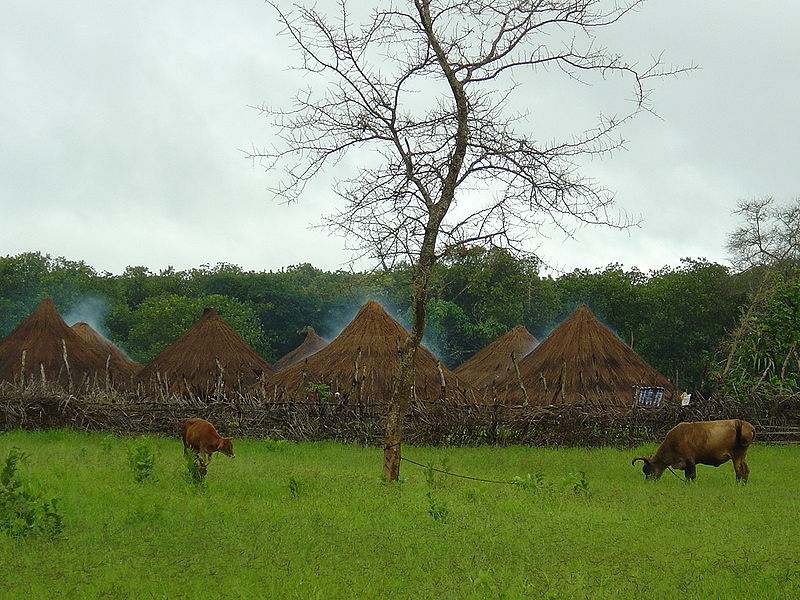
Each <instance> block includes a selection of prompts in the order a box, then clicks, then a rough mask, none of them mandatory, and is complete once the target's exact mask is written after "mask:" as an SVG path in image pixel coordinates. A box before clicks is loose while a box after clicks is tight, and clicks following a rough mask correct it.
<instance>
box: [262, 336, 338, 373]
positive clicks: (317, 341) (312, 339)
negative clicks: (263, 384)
mask: <svg viewBox="0 0 800 600" xmlns="http://www.w3.org/2000/svg"><path fill="white" fill-rule="evenodd" d="M300 333H303V334H305V339H304V340H303V343H302V344H300V345H299V346H298V347H297V348H295V349H294V350H292V351H291V352H289V353H287V354H284V355H283V356H282V357H280V358H279V359H278V360H276V361H275V363H274V364H273V365H272V368H274V369H275V370H276V371H280V370H281V369H285V368H286V367H290V366H292V365H293V364H294V363H296V362H300V361H301V360H303V359H304V358H307V357H309V356H311V355H312V354H314V353H315V352H319V351H320V350H322V349H323V348H324V347H325V346H327V345H328V343H329V342H328V340H326V339H325V338H323V337H320V336H319V335H318V334H317V332H316V331H314V328H313V327H306V328H305V329H303V331H301V332H300Z"/></svg>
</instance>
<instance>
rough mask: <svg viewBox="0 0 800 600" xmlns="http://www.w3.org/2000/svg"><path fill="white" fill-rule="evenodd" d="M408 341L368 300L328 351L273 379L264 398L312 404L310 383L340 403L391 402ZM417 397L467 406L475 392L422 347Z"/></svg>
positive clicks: (417, 364) (417, 358)
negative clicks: (310, 402) (402, 352)
mask: <svg viewBox="0 0 800 600" xmlns="http://www.w3.org/2000/svg"><path fill="white" fill-rule="evenodd" d="M407 337H408V332H407V331H406V330H405V329H404V328H403V327H402V326H401V325H400V324H399V323H398V322H397V321H395V320H394V319H393V318H392V317H391V316H389V314H388V313H387V312H386V311H385V310H384V309H383V307H382V306H381V305H380V304H378V303H377V302H375V301H374V300H369V301H368V302H366V303H365V304H364V305H363V306H362V307H361V309H360V310H359V311H358V314H357V315H356V316H355V318H354V319H353V320H352V321H351V322H350V324H349V325H348V326H347V327H345V328H344V330H343V331H342V332H341V333H340V334H339V335H338V336H337V338H336V339H335V340H333V341H332V342H331V343H330V344H328V345H327V346H325V348H323V349H322V350H320V351H319V352H317V353H315V354H312V355H311V356H309V357H307V358H306V359H304V360H302V361H300V362H297V363H295V364H293V365H291V366H290V367H287V368H286V369H283V370H282V371H278V372H276V373H275V374H274V375H272V376H271V377H269V378H268V380H267V384H268V385H267V386H266V393H267V395H268V396H269V397H270V398H275V399H277V400H279V401H281V400H283V401H303V400H306V399H314V398H316V397H317V396H316V395H315V394H313V393H312V394H308V393H307V388H308V384H309V383H312V384H323V385H327V386H329V387H330V392H331V393H332V394H334V398H338V400H339V401H340V402H342V403H347V404H368V403H376V404H383V403H387V402H388V401H389V397H390V396H391V392H392V385H393V383H394V379H395V376H396V374H397V371H398V369H399V367H400V351H401V348H402V346H403V343H404V341H405V339H406V338H407ZM442 383H444V386H443V385H442ZM443 387H444V393H443ZM336 394H338V396H336ZM414 394H415V397H416V398H417V399H418V400H423V401H439V400H441V399H442V398H443V397H444V399H445V400H446V401H448V402H454V403H463V402H473V401H474V399H475V394H476V392H475V390H474V388H472V387H471V386H470V385H469V384H467V383H465V382H462V381H460V380H459V379H458V378H457V377H456V376H455V375H454V374H453V373H452V372H451V371H449V370H448V369H447V368H445V367H444V366H443V365H441V363H439V361H437V360H436V358H435V357H434V356H433V354H431V352H430V350H428V349H427V348H425V347H424V346H420V348H419V350H418V351H417V357H416V379H415V384H414Z"/></svg>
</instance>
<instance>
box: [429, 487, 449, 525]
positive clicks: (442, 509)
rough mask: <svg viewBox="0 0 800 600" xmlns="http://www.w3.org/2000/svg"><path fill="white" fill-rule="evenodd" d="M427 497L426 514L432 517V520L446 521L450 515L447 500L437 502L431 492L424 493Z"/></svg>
mask: <svg viewBox="0 0 800 600" xmlns="http://www.w3.org/2000/svg"><path fill="white" fill-rule="evenodd" d="M425 497H426V498H428V514H429V515H430V516H431V517H433V520H434V521H446V520H447V517H448V516H450V507H449V506H448V505H447V502H439V501H437V500H436V499H435V498H434V497H433V492H428V493H427V494H425Z"/></svg>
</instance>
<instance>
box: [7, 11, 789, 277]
mask: <svg viewBox="0 0 800 600" xmlns="http://www.w3.org/2000/svg"><path fill="white" fill-rule="evenodd" d="M799 21H800V3H798V2H790V1H789V0H782V1H771V2H767V3H755V2H752V0H748V1H744V0H712V1H706V0H693V1H690V0H653V1H651V2H650V3H648V4H647V5H646V6H645V7H644V9H643V10H642V11H640V12H639V13H637V14H635V15H632V16H631V17H630V18H629V19H628V20H627V21H626V22H624V23H623V24H621V25H620V26H619V27H617V28H616V29H615V30H613V32H610V33H608V34H606V37H604V41H605V42H606V43H607V44H608V45H610V46H611V47H612V48H613V49H614V50H616V51H619V52H621V53H623V54H624V55H626V56H628V57H631V58H633V59H638V60H641V62H643V63H644V62H646V61H647V59H648V57H650V56H651V55H657V54H660V53H661V52H662V51H663V52H664V57H665V60H666V61H667V62H669V63H673V64H678V65H689V64H695V65H698V66H699V67H700V68H699V69H698V70H696V71H694V72H692V73H691V74H688V75H683V76H680V77H676V78H672V79H666V80H662V81H660V82H658V83H657V85H656V88H655V92H654V94H653V96H652V99H653V104H654V105H655V108H656V110H657V112H658V114H659V116H660V118H656V117H653V116H650V115H642V116H641V117H639V118H638V119H637V120H636V121H635V122H633V123H632V124H631V126H629V127H627V128H626V129H625V130H624V132H623V134H624V137H625V138H626V140H627V151H625V152H620V153H617V154H615V155H614V156H613V157H611V158H606V159H604V160H602V161H600V162H597V163H594V164H591V165H589V166H588V167H587V168H588V169H589V172H590V174H591V175H593V176H595V177H597V178H598V179H599V181H600V182H601V183H602V184H603V185H605V186H606V187H608V188H611V189H613V190H615V191H616V193H617V206H618V207H619V208H621V209H623V210H625V211H627V212H628V213H630V214H631V215H633V216H637V217H638V216H640V217H641V218H642V219H643V222H642V225H641V226H640V227H638V228H636V229H633V230H630V231H628V232H618V231H610V230H602V229H584V230H581V231H579V232H578V233H577V234H576V238H575V239H572V240H564V239H563V237H562V236H558V235H554V236H551V237H550V238H549V239H543V240H542V241H541V244H540V245H539V246H538V252H539V253H541V254H542V255H543V256H544V258H545V259H547V260H548V261H549V262H550V263H552V264H553V265H555V266H557V267H560V268H562V269H572V268H575V267H585V268H596V267H602V266H605V265H607V264H609V263H611V262H619V263H622V264H623V265H625V266H626V267H638V268H640V269H642V270H644V271H647V270H650V269H656V268H660V267H662V266H665V265H677V264H678V263H679V261H680V259H681V258H682V257H695V258H697V257H705V258H708V259H709V260H713V261H718V262H726V253H725V249H724V245H725V239H726V235H727V233H728V232H730V231H731V230H732V229H733V228H734V227H735V225H736V220H735V218H734V217H733V216H731V211H732V209H733V208H734V207H735V205H736V201H737V200H739V199H743V198H751V197H756V196H765V195H771V196H774V197H775V198H776V199H778V200H780V201H788V200H790V199H793V198H795V197H796V196H797V195H798V194H800V186H798V184H797V175H796V174H797V172H798V167H797V164H796V163H797V160H798V156H800V124H799V123H798V116H797V106H798V97H800V36H797V34H796V31H795V24H796V23H797V22H799ZM277 33H278V26H277V23H276V21H275V16H274V14H273V11H272V9H271V7H269V6H268V5H265V4H263V3H262V2H260V1H259V0H227V1H226V2H211V1H209V0H192V1H191V2H190V1H189V0H173V1H170V2H159V3H156V2H147V3H130V2H119V1H116V0H104V1H102V2H98V1H96V0H92V1H88V0H73V1H71V2H52V1H51V2H41V1H36V0H2V19H1V20H0V256H3V255H8V254H17V253H20V252H25V251H37V250H38V251H41V252H45V253H49V254H51V255H53V256H65V257H67V258H69V259H72V260H84V261H86V262H87V263H89V264H90V265H92V266H94V267H95V268H96V269H98V270H100V271H103V270H107V271H111V272H113V273H120V272H122V270H123V269H124V268H125V266H127V265H144V266H147V267H149V268H151V269H152V270H154V271H158V270H159V269H162V268H165V267H167V266H170V265H171V266H174V267H175V268H177V269H187V268H192V267H196V266H199V265H201V264H212V265H213V264H215V263H217V262H228V263H234V264H238V265H241V266H242V267H244V268H246V269H253V270H269V269H279V268H281V267H285V266H288V265H292V264H298V263H302V262H310V263H312V264H313V265H315V266H317V267H320V268H323V269H337V268H342V267H345V266H346V263H347V260H348V258H349V257H350V253H349V252H348V251H347V250H345V248H344V240H342V239H340V238H336V237H330V236H328V235H327V234H326V233H325V232H322V231H319V230H309V229H308V225H309V224H310V223H315V222H317V221H318V220H319V217H320V215H322V214H325V213H326V212H329V211H330V207H331V206H332V204H331V203H333V202H335V198H334V196H333V195H332V194H331V193H329V192H328V191H327V190H328V184H327V182H325V181H321V182H320V185H318V186H315V187H314V189H313V190H311V191H310V193H309V194H308V196H307V197H306V198H304V199H303V200H302V201H301V202H299V203H298V204H295V205H291V206H286V205H283V204H280V203H277V202H275V201H274V200H273V199H272V196H271V195H270V194H269V192H268V191H267V188H268V187H269V186H270V185H271V184H272V183H273V180H272V179H271V174H269V173H265V172H264V170H263V169H261V168H260V167H259V166H257V165H256V166H254V165H253V164H251V163H250V162H248V161H247V160H246V159H245V158H244V154H243V153H242V150H243V149H248V148H250V147H251V146H252V145H256V146H262V145H265V144H267V143H268V142H269V140H270V135H271V133H270V129H269V128H268V126H267V123H266V122H265V121H264V120H263V118H262V117H261V116H259V114H258V113H257V112H256V111H255V110H254V109H252V108H249V106H252V105H258V104H262V103H267V104H271V103H272V104H276V103H280V102H285V101H286V99H287V97H288V93H289V92H290V91H291V89H293V88H294V87H295V86H296V85H297V84H298V79H297V76H296V75H295V74H293V73H291V72H288V71H287V70H286V65H287V62H291V61H292V60H294V59H293V58H292V57H291V55H289V53H288V51H287V49H286V40H285V38H282V37H278V36H277ZM571 85H572V84H570V83H569V82H564V83H563V85H562V84H560V83H558V82H554V80H553V78H550V79H548V80H547V85H540V84H537V82H536V81H531V83H530V86H531V87H530V90H531V91H530V94H531V96H532V97H535V98H536V99H537V104H536V110H537V111H540V112H539V113H538V114H539V115H541V116H543V117H546V120H547V121H548V122H549V123H558V124H564V125H565V126H568V125H570V124H571V123H573V122H574V123H576V124H578V123H581V121H580V117H576V116H575V115H574V114H572V111H573V110H574V109H575V108H576V105H577V104H579V103H583V104H585V106H584V107H583V108H588V109H590V110H591V111H592V112H591V114H594V112H596V111H595V107H594V105H593V103H592V101H591V97H590V96H589V97H588V99H587V96H586V95H585V94H586V92H582V93H583V94H584V95H583V96H580V95H576V93H575V92H574V87H570V86H571ZM590 93H591V92H590ZM602 93H605V92H601V91H599V90H598V91H597V94H598V97H599V95H600V94H602ZM577 98H580V101H578V100H577ZM588 124H590V123H588ZM579 129H580V128H579ZM566 131H569V129H566Z"/></svg>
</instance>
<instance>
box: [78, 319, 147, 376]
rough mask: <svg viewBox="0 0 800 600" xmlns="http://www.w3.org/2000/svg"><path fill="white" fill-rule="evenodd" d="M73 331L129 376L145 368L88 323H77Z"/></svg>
mask: <svg viewBox="0 0 800 600" xmlns="http://www.w3.org/2000/svg"><path fill="white" fill-rule="evenodd" d="M72 331H74V332H75V333H77V334H78V335H79V336H80V337H81V338H82V339H83V341H85V342H86V343H87V344H89V345H90V346H92V347H94V348H95V349H96V350H97V351H98V352H100V354H102V355H103V356H105V357H106V360H107V362H108V363H109V364H110V363H112V362H114V363H116V364H117V365H119V367H120V368H121V369H122V370H123V371H124V372H125V373H126V374H127V375H129V376H133V375H136V374H137V373H138V372H139V371H141V370H142V368H143V367H144V365H141V364H139V363H137V362H135V361H132V360H131V359H130V358H128V355H127V354H125V353H124V352H123V351H122V350H120V349H119V348H117V346H115V345H114V344H112V343H111V342H110V341H109V340H107V339H106V338H105V337H104V336H103V335H102V334H100V333H98V332H97V331H96V330H95V329H94V328H93V327H92V326H91V325H89V324H88V323H84V322H83V321H81V322H79V323H75V324H74V325H73V326H72Z"/></svg>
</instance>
